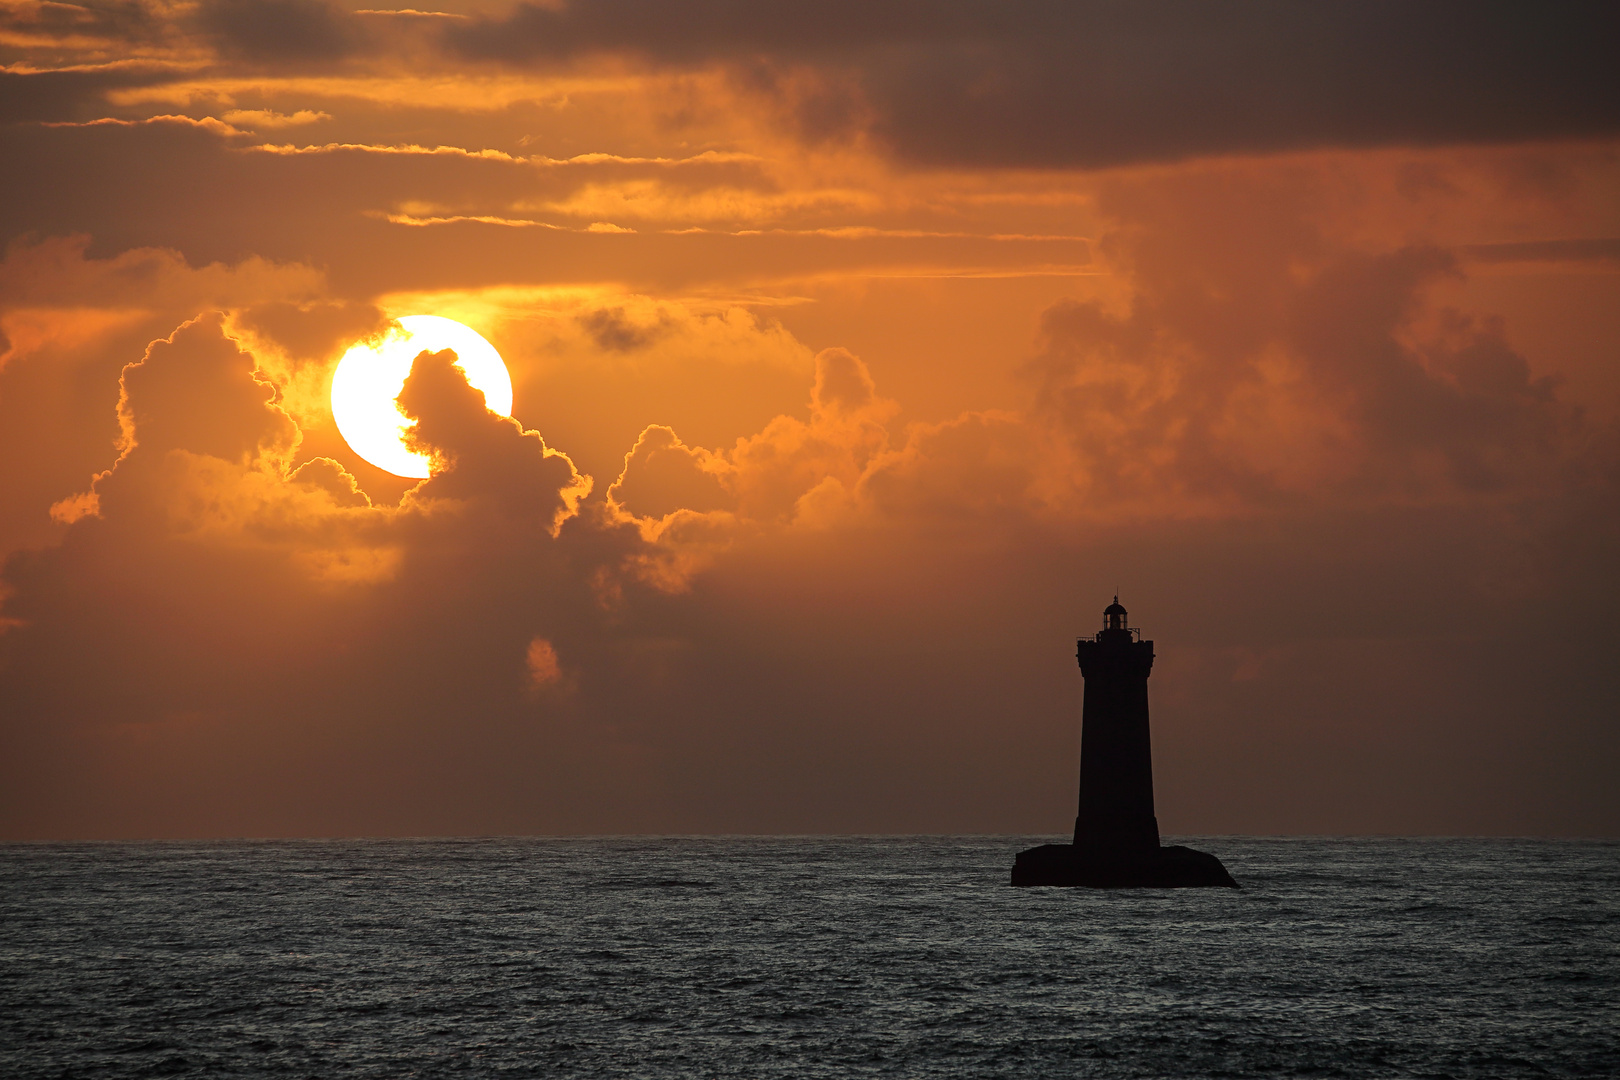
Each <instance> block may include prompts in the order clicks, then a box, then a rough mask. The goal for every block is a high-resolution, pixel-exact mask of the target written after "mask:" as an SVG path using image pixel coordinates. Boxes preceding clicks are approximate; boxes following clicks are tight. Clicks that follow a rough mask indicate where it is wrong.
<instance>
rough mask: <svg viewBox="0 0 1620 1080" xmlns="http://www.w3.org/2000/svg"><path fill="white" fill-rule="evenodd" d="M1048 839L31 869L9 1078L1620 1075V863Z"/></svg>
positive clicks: (18, 924)
mask: <svg viewBox="0 0 1620 1080" xmlns="http://www.w3.org/2000/svg"><path fill="white" fill-rule="evenodd" d="M1038 839H1040V838H1008V837H1000V838H987V837H947V838H941V837H911V838H905V837H882V838H842V837H840V838H805V839H779V838H730V839H712V838H680V839H645V838H642V839H579V840H551V839H537V840H529V839H511V840H506V839H496V840H430V841H376V840H371V841H337V842H266V843H209V844H103V845H63V846H43V845H28V846H11V847H0V1072H3V1074H4V1075H6V1076H9V1077H19V1078H20V1077H46V1076H49V1077H97V1076H109V1077H112V1076H119V1077H121V1076H156V1075H192V1076H207V1077H234V1076H300V1077H303V1076H318V1077H330V1076H355V1077H373V1076H375V1077H414V1076H420V1077H437V1076H511V1077H523V1076H623V1077H637V1078H642V1077H666V1076H679V1077H686V1076H691V1077H711V1076H738V1077H777V1076H780V1077H818V1076H826V1077H851V1076H877V1075H884V1076H905V1077H916V1076H965V1077H981V1076H983V1077H998V1076H1008V1077H1013V1076H1016V1077H1047V1076H1064V1077H1067V1076H1076V1077H1091V1076H1096V1077H1137V1076H1173V1077H1194V1076H1222V1077H1242V1076H1320V1077H1385V1076H1391V1077H1393V1076H1401V1077H1405V1076H1423V1077H1448V1076H1467V1077H1515V1076H1616V1075H1620V1004H1617V1003H1620V993H1617V989H1620V843H1615V842H1558V841H1515V840H1488V841H1478V840H1383V839H1378V840H1304V839H1250V838H1232V837H1222V838H1208V839H1198V838H1194V839H1193V840H1192V841H1190V842H1191V843H1192V844H1193V846H1196V847H1202V848H1204V849H1206V850H1210V851H1214V852H1216V853H1217V854H1219V855H1220V856H1221V857H1222V858H1223V859H1224V860H1225V862H1226V864H1227V866H1228V867H1229V868H1230V869H1231V870H1232V872H1233V874H1234V875H1235V876H1236V877H1237V878H1238V880H1239V881H1240V882H1242V884H1243V886H1244V888H1243V889H1242V890H1241V891H1232V890H1219V889H1208V890H1184V891H1167V892H1150V891H1115V892H1096V891H1089V890H1069V889H1013V888H1010V887H1008V886H1007V885H1006V879H1007V872H1008V869H1009V868H1010V866H1011V864H1012V857H1013V854H1014V852H1015V851H1017V850H1018V849H1019V848H1020V847H1024V846H1028V845H1029V844H1032V843H1035V842H1037V841H1038Z"/></svg>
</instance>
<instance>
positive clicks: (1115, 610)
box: [1103, 596, 1128, 630]
mask: <svg viewBox="0 0 1620 1080" xmlns="http://www.w3.org/2000/svg"><path fill="white" fill-rule="evenodd" d="M1127 614H1128V613H1127V612H1126V610H1125V608H1124V606H1123V605H1121V604H1120V602H1119V597H1118V596H1115V597H1114V602H1113V603H1112V604H1109V605H1108V606H1107V607H1105V608H1103V629H1104V630H1124V629H1125V616H1126V615H1127Z"/></svg>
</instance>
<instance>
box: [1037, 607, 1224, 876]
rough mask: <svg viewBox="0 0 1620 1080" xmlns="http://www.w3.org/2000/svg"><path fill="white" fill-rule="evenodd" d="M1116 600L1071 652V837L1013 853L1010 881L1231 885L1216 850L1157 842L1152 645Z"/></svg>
mask: <svg viewBox="0 0 1620 1080" xmlns="http://www.w3.org/2000/svg"><path fill="white" fill-rule="evenodd" d="M1129 615H1130V613H1129V612H1127V611H1126V610H1125V608H1124V606H1123V605H1121V604H1120V602H1119V596H1118V595H1117V594H1116V595H1115V597H1114V602H1113V603H1112V604H1109V605H1108V607H1106V608H1104V609H1103V626H1102V629H1101V630H1099V631H1098V632H1097V633H1096V635H1094V636H1093V637H1089V638H1081V639H1080V641H1079V642H1078V644H1077V648H1076V650H1075V653H1076V658H1077V659H1078V660H1079V662H1080V674H1081V675H1082V677H1084V679H1085V700H1084V704H1083V705H1082V706H1081V712H1080V808H1079V813H1078V814H1076V815H1075V819H1074V842H1073V843H1071V844H1042V845H1041V846H1040V847H1035V848H1030V849H1029V850H1028V851H1021V852H1019V853H1018V858H1017V859H1016V860H1015V862H1014V863H1013V871H1012V883H1013V884H1014V885H1088V886H1092V887H1096V888H1131V887H1139V888H1185V887H1195V886H1205V885H1216V886H1219V885H1224V886H1228V887H1236V885H1237V882H1235V881H1233V880H1232V876H1231V875H1230V874H1228V873H1227V872H1226V867H1224V866H1222V865H1221V861H1220V860H1219V859H1217V858H1216V857H1215V856H1213V855H1210V854H1207V853H1205V852H1202V851H1194V850H1193V849H1191V848H1187V847H1180V846H1172V847H1161V846H1160V845H1159V819H1158V818H1157V817H1156V816H1155V815H1154V812H1153V742H1152V739H1151V737H1150V735H1149V731H1148V686H1147V684H1148V676H1149V675H1150V674H1152V672H1153V642H1151V641H1144V640H1143V639H1142V634H1141V632H1140V631H1138V630H1137V629H1135V628H1134V627H1132V626H1131V625H1130V623H1129Z"/></svg>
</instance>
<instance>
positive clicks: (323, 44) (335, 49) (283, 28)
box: [192, 0, 367, 63]
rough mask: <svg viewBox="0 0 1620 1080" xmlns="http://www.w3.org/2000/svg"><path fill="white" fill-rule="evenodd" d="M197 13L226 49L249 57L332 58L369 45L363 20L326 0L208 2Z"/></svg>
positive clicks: (203, 26) (277, 59)
mask: <svg viewBox="0 0 1620 1080" xmlns="http://www.w3.org/2000/svg"><path fill="white" fill-rule="evenodd" d="M192 17H193V18H194V19H195V20H196V23H197V25H198V27H199V28H200V29H201V30H202V31H203V32H204V34H206V35H207V36H208V37H210V38H211V39H212V40H213V41H214V43H215V45H216V47H217V48H218V49H219V50H220V51H221V52H222V53H224V54H225V55H227V56H231V57H234V58H239V59H242V60H248V61H268V62H283V63H285V62H289V61H291V62H296V63H319V62H323V61H325V62H330V61H334V60H341V59H343V58H345V57H348V56H351V55H353V54H354V53H356V52H358V51H359V50H360V49H362V48H364V47H365V46H366V44H367V41H366V34H365V30H364V26H365V24H364V22H363V21H362V20H361V19H359V18H358V17H356V16H355V15H353V14H352V13H350V12H349V11H347V10H345V9H343V8H340V7H338V6H337V5H336V4H331V3H326V2H325V0H205V2H204V3H202V4H200V5H199V6H198V7H197V10H196V13H195V14H194V15H193V16H192Z"/></svg>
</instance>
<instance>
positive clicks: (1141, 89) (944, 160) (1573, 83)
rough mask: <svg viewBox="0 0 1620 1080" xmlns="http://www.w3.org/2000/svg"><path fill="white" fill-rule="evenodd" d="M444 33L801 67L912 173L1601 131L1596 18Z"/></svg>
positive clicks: (919, 11)
mask: <svg viewBox="0 0 1620 1080" xmlns="http://www.w3.org/2000/svg"><path fill="white" fill-rule="evenodd" d="M444 33H445V40H446V43H447V45H448V46H449V47H450V48H451V49H452V50H453V51H456V52H459V53H460V54H462V55H463V56H466V57H467V58H469V59H475V60H498V61H503V62H507V63H529V62H557V61H562V60H566V59H569V58H572V57H575V56H580V55H587V54H592V53H628V54H632V55H635V56H640V57H642V58H644V59H646V60H649V61H652V62H655V63H664V64H694V63H735V64H738V65H740V68H739V71H740V74H741V76H742V78H743V83H744V85H756V86H759V85H765V86H768V85H770V84H771V83H772V81H773V79H774V76H772V75H771V74H770V73H771V72H772V71H773V70H777V71H779V72H780V73H781V74H782V76H783V77H786V76H787V75H788V73H789V72H790V70H791V69H792V68H793V67H794V66H795V65H799V66H805V67H812V68H816V69H818V70H820V71H821V72H822V73H823V75H824V76H826V77H827V78H828V79H831V80H832V81H833V82H834V83H836V82H839V81H843V82H846V83H848V84H849V85H851V86H852V87H854V88H855V89H856V90H857V91H858V93H859V94H860V96H861V97H862V98H863V99H864V102H865V106H866V108H864V109H858V108H854V107H851V106H850V104H849V103H848V101H845V103H844V104H843V105H838V106H837V107H836V108H833V109H832V110H831V112H829V111H828V108H829V103H836V102H837V101H838V100H840V98H839V94H838V92H836V91H832V90H829V89H828V88H826V87H825V86H824V87H823V89H821V90H819V91H815V92H811V93H807V94H800V95H797V96H790V97H789V98H788V99H787V100H788V101H789V105H788V107H789V108H791V109H793V110H796V111H798V112H799V113H800V114H801V115H800V120H801V122H802V123H803V124H804V126H805V127H806V128H809V129H814V130H816V131H818V132H821V133H828V132H829V129H830V128H832V127H837V126H840V125H842V126H844V127H846V128H848V127H850V126H851V125H854V124H857V123H863V122H864V123H867V124H869V125H870V129H871V131H872V133H873V134H875V135H876V136H877V137H878V138H879V139H880V140H882V141H883V142H885V143H887V144H888V145H889V146H890V147H891V148H892V149H893V150H894V152H895V153H897V154H898V155H899V156H900V157H902V158H904V159H907V160H910V161H915V162H919V163H927V164H941V165H949V164H956V165H1024V166H1081V167H1098V166H1108V165H1118V164H1123V163H1129V162H1139V161H1155V160H1167V159H1176V158H1184V157H1191V156H1197V155H1202V154H1218V153H1251V152H1265V151H1275V150H1283V149H1296V148H1303V147H1321V146H1372V145H1385V144H1391V143H1397V144H1411V143H1458V142H1475V141H1486V142H1491V141H1507V140H1515V139H1523V138H1549V137H1559V136H1576V135H1594V134H1608V133H1612V132H1614V131H1615V130H1617V128H1620V92H1617V91H1616V90H1615V87H1614V82H1613V79H1612V78H1611V77H1610V73H1609V57H1611V56H1612V55H1613V54H1614V53H1615V51H1616V50H1617V49H1620V15H1617V14H1616V11H1615V9H1614V7H1613V5H1610V4H1603V3H1572V4H1560V5H1555V6H1543V7H1539V8H1536V9H1535V10H1533V11H1532V10H1530V9H1527V8H1525V7H1523V6H1522V5H1518V4H1512V3H1490V4H1476V3H1460V2H1444V3H1429V4H1404V3H1395V2H1375V3H1354V2H1343V0H1341V2H1335V3H1328V4H1310V5H1298V4H1291V3H1261V4H1224V3H1222V4H1208V3H1197V2H1191V0H1168V2H1164V0H1161V2H1157V3H1150V4H1135V3H1120V2H1113V0H1102V2H1090V3H1070V2H1061V3H1060V2H1051V0H1040V2H1030V3H1013V4H1007V3H995V2H990V0H959V2H955V3H944V4H924V5H911V4H860V3H834V4H824V3H817V4H808V3H804V4H798V3H795V4H786V5H783V4H773V5H768V6H760V5H753V4H746V3H733V2H729V0H720V2H697V3H688V4H664V3H658V2H656V0H609V2H604V3H590V4H569V5H558V6H550V5H547V6H540V5H535V4H530V3H520V4H518V5H517V6H515V7H514V8H513V9H512V10H511V11H510V12H509V13H507V14H505V15H499V16H481V17H479V18H475V19H472V20H469V21H466V22H464V23H458V24H455V25H452V26H448V27H447V28H446V29H445V31H444ZM760 65H764V66H763V67H761V66H760ZM829 117H830V119H829Z"/></svg>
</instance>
